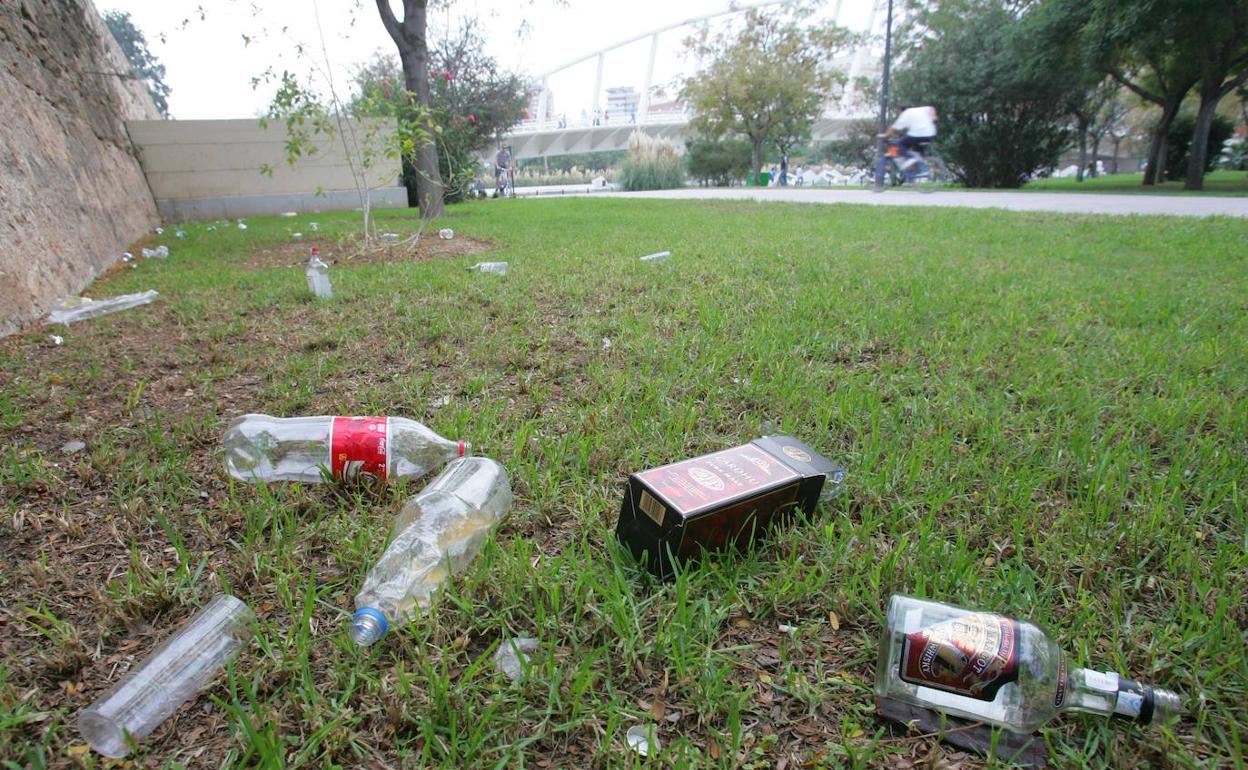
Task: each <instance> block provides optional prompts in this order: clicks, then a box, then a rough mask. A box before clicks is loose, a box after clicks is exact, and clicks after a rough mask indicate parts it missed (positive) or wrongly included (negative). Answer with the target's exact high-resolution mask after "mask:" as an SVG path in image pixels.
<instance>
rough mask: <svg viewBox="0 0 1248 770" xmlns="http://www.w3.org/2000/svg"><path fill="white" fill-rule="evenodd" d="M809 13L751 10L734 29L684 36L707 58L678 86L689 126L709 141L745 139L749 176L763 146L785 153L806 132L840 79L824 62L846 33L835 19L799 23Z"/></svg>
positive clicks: (844, 40) (847, 37) (845, 39)
mask: <svg viewBox="0 0 1248 770" xmlns="http://www.w3.org/2000/svg"><path fill="white" fill-rule="evenodd" d="M810 15H811V10H810V9H809V8H807V7H804V6H802V7H799V8H797V9H796V10H794V11H792V12H791V15H790V16H783V15H780V14H764V13H763V12H761V11H759V10H751V11H749V12H748V13H746V15H745V20H744V26H743V27H742V28H741V29H740V30H739V31H736V32H733V31H731V30H729V31H723V32H720V33H718V34H714V35H712V34H711V33H710V30H709V27H703V28H702V31H701V33H700V35H698V36H696V37H694V38H691V39H689V40H687V41H686V46H687V47H688V48H689V49H690V50H692V51H693V52H694V53H696V54H697V55H698V57H699V58H700V59H701V60H702V61H705V62H707V66H706V69H704V70H703V71H702V72H699V73H698V74H697V75H694V76H693V77H691V78H688V79H687V80H686V81H685V83H684V88H683V91H682V96H683V98H684V99H685V100H686V101H687V102H688V103H689V106H690V108H691V109H692V111H693V115H694V117H693V119H692V121H691V122H690V123H691V126H692V127H693V128H694V130H696V131H697V132H698V133H699V134H701V135H703V136H706V137H710V138H720V137H723V136H728V135H739V136H744V137H746V139H747V140H748V141H749V143H750V172H751V173H753V174H757V173H758V170H759V168H761V167H762V165H763V146H764V145H765V144H772V145H775V146H776V147H777V148H779V149H780V151H781V152H787V151H788V149H789V148H791V147H793V146H794V145H796V144H798V143H800V142H801V141H803V140H804V139H805V138H806V137H808V136H809V135H810V128H811V125H812V124H813V123H814V121H815V119H816V118H817V117H818V116H819V114H820V113H821V112H822V110H823V105H824V103H825V102H826V101H827V99H828V98H829V97H830V96H831V95H832V93H833V89H834V88H835V87H836V86H837V85H838V84H841V83H843V82H844V79H845V76H844V75H843V74H842V73H840V72H838V71H835V70H833V69H831V68H830V67H829V66H828V64H827V62H828V60H830V59H831V57H832V54H833V53H835V52H836V51H837V50H838V49H840V48H841V47H842V46H844V45H845V44H846V43H848V42H849V41H850V40H851V39H852V37H851V35H850V34H849V33H847V32H846V31H845V30H843V29H841V28H839V27H837V26H835V25H834V24H814V25H803V24H802V23H801V22H802V21H803V20H806V19H808V17H809V16H810Z"/></svg>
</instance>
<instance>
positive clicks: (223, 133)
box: [126, 119, 407, 221]
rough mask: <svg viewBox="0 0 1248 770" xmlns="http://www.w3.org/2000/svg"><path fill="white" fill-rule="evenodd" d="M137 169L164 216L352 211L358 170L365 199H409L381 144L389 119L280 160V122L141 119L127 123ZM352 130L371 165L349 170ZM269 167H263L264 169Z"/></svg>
mask: <svg viewBox="0 0 1248 770" xmlns="http://www.w3.org/2000/svg"><path fill="white" fill-rule="evenodd" d="M126 127H127V128H128V129H129V132H130V138H131V139H132V140H133V141H134V144H135V145H136V146H137V147H138V149H139V159H140V161H141V162H142V164H143V172H144V173H145V174H146V176H147V182H148V184H149V185H150V187H151V190H152V195H153V196H154V197H155V199H156V205H157V206H158V207H159V209H160V213H161V216H163V217H164V218H165V219H166V220H170V221H180V220H192V219H219V218H223V217H243V216H251V215H259V214H277V213H280V212H283V211H332V210H348V211H349V210H352V209H356V208H359V207H360V206H361V205H362V202H361V200H360V193H359V188H358V186H357V174H362V178H363V180H364V185H365V186H366V187H367V189H368V194H369V198H370V201H371V205H372V206H373V207H375V208H397V207H402V206H406V205H407V191H406V190H405V189H404V188H403V187H402V186H401V184H400V182H399V161H398V159H397V158H388V157H385V156H384V155H383V154H382V152H381V149H382V147H383V146H384V143H385V138H386V135H387V134H389V133H392V132H393V131H394V124H393V123H392V122H387V121H351V122H350V123H349V125H348V126H347V127H346V130H345V131H340V132H339V135H338V136H337V137H335V138H333V139H330V138H329V137H324V136H322V137H318V138H317V141H316V143H315V145H316V152H314V153H311V154H309V155H306V156H305V157H303V158H300V159H299V160H298V161H296V163H295V164H294V165H290V164H289V163H287V161H286V155H287V153H286V137H287V135H286V128H285V126H284V125H283V124H282V123H280V122H273V123H270V124H269V125H268V127H267V128H266V127H265V126H263V125H261V123H260V121H259V120H254V119H244V120H177V121H167V120H143V121H131V122H129V123H127V124H126ZM344 135H345V136H346V137H348V141H351V138H352V137H354V140H355V142H356V144H357V146H360V147H363V148H365V149H364V154H366V155H369V156H371V157H372V162H371V168H368V169H361V168H359V164H358V162H357V163H356V164H355V168H354V169H353V166H352V163H351V162H350V161H349V160H348V159H349V157H352V156H354V157H357V158H358V157H359V154H358V153H352V155H350V156H349V155H348V154H347V153H346V152H345V151H344V149H343V141H342V137H343V136H344ZM266 169H267V171H266Z"/></svg>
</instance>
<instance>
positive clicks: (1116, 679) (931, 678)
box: [875, 595, 1181, 733]
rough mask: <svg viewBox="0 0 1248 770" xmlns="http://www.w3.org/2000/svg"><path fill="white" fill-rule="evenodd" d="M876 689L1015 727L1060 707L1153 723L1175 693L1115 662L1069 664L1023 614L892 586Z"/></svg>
mask: <svg viewBox="0 0 1248 770" xmlns="http://www.w3.org/2000/svg"><path fill="white" fill-rule="evenodd" d="M875 694H876V697H877V698H889V699H892V700H896V701H901V702H904V703H909V704H913V705H916V706H921V707H923V708H929V709H934V710H936V711H941V712H944V713H946V714H949V715H952V716H957V717H963V718H965V719H970V720H972V721H978V722H985V723H987V724H992V725H997V726H999V727H1004V728H1006V729H1007V730H1011V731H1013V732H1018V733H1031V732H1035V731H1036V730H1037V729H1038V728H1039V727H1040V726H1041V725H1043V724H1045V723H1046V722H1048V721H1049V720H1050V719H1052V718H1053V717H1055V716H1057V714H1058V713H1059V712H1062V711H1082V712H1085V713H1090V714H1101V715H1103V716H1112V717H1119V718H1123V719H1129V720H1131V721H1134V722H1137V723H1139V724H1143V725H1147V724H1159V723H1161V722H1165V721H1170V720H1173V719H1177V717H1178V716H1179V714H1180V709H1181V704H1180V701H1179V696H1178V695H1176V694H1175V693H1173V692H1170V691H1169V690H1163V689H1161V688H1154V687H1151V686H1149V685H1147V684H1142V683H1139V682H1135V681H1133V680H1131V679H1127V678H1126V677H1120V676H1118V674H1116V673H1113V672H1101V671H1094V670H1092V669H1087V668H1070V667H1069V665H1068V663H1067V660H1066V656H1065V655H1064V654H1063V653H1062V651H1061V650H1060V649H1058V647H1057V644H1056V643H1055V642H1053V641H1052V640H1050V639H1049V638H1048V636H1047V635H1046V634H1045V632H1044V631H1043V630H1041V629H1040V628H1039V627H1037V626H1035V625H1033V624H1032V623H1029V622H1027V621H1025V620H1016V619H1014V618H1008V617H1005V616H1003V615H997V614H994V613H988V612H976V611H974V610H968V609H963V608H961V607H954V606H951V605H948V604H942V603H940V602H933V601H927V600H925V599H915V598H911V597H908V596H900V595H894V596H893V597H892V599H891V600H890V601H889V604H888V615H887V617H886V619H885V630H884V637H883V639H882V640H881V641H880V658H879V666H878V669H877V671H876V679H875Z"/></svg>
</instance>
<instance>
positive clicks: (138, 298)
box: [48, 289, 157, 325]
mask: <svg viewBox="0 0 1248 770" xmlns="http://www.w3.org/2000/svg"><path fill="white" fill-rule="evenodd" d="M156 296H157V293H156V290H155V289H151V290H148V291H145V292H143V293H142V294H122V295H121V296H118V297H109V298H108V299H100V300H94V299H91V298H90V297H67V298H65V299H62V300H59V301H58V302H57V303H56V307H55V308H54V309H53V310H52V312H51V313H50V314H49V315H48V323H54V324H66V325H68V324H72V323H73V322H75V321H85V320H87V319H88V318H98V317H99V316H102V315H108V314H109V313H116V312H117V311H119V310H128V309H130V308H132V307H138V306H139V305H146V304H147V303H149V302H151V301H152V300H154V299H156Z"/></svg>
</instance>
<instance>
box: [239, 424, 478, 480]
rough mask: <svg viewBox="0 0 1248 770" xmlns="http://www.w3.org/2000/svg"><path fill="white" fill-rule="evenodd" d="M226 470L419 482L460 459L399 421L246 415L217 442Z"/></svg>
mask: <svg viewBox="0 0 1248 770" xmlns="http://www.w3.org/2000/svg"><path fill="white" fill-rule="evenodd" d="M221 443H222V446H224V447H225V470H226V471H227V472H228V473H229V474H230V475H231V476H233V477H234V478H236V479H239V480H240V481H305V482H313V483H315V482H318V481H324V480H325V479H324V476H323V474H322V472H321V471H322V469H326V470H328V471H329V473H330V475H331V476H332V477H334V478H336V479H340V480H346V481H350V480H353V479H355V478H356V477H357V476H359V475H360V474H365V475H369V476H376V477H378V478H382V479H387V478H392V477H398V478H419V477H420V476H424V475H425V474H426V473H429V472H430V471H432V470H433V469H434V468H437V467H438V466H440V465H442V464H443V463H445V462H447V461H448V460H452V459H454V458H456V457H463V456H464V455H465V454H466V453H467V452H468V449H469V446H468V444H467V443H466V442H463V441H451V440H450V439H445V438H442V437H441V436H439V435H438V434H437V433H434V432H433V430H432V429H430V428H429V427H428V426H426V425H424V424H422V423H419V422H416V421H415V420H407V419H404V418H402V417H332V416H317V417H284V418H283V417H270V416H269V415H267V414H245V415H243V416H242V417H239V418H238V419H236V420H234V422H232V423H230V427H229V428H228V429H226V431H225V435H224V436H223V437H222V439H221Z"/></svg>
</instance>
